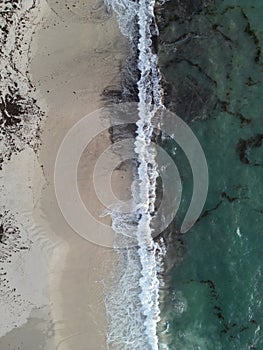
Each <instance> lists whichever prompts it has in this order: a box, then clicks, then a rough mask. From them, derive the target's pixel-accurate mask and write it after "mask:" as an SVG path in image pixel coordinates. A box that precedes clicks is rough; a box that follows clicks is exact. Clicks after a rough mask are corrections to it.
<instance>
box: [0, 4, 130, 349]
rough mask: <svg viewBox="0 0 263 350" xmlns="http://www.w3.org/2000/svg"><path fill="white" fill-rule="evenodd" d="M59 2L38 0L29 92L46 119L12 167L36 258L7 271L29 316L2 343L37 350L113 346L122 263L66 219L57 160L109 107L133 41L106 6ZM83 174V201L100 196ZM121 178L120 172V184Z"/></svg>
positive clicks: (97, 147)
mask: <svg viewBox="0 0 263 350" xmlns="http://www.w3.org/2000/svg"><path fill="white" fill-rule="evenodd" d="M56 3H57V2H55V1H53V2H52V1H48V2H47V3H44V2H43V3H41V5H39V6H41V9H40V10H39V12H38V19H37V20H35V27H34V32H33V34H32V40H31V43H30V47H29V56H28V59H29V67H28V70H29V76H30V81H31V83H32V85H33V87H34V88H35V89H33V91H32V92H31V93H32V94H33V96H34V98H35V99H36V104H37V105H38V106H39V107H40V109H41V111H43V113H44V115H45V116H44V118H43V121H42V123H41V132H40V147H39V151H38V152H37V153H35V152H33V150H32V149H31V148H29V147H28V148H25V150H24V151H23V152H21V153H19V154H18V155H16V156H15V157H13V158H12V161H10V162H9V163H8V164H7V165H6V166H5V167H4V175H3V179H4V180H5V179H8V178H9V181H8V184H9V185H8V186H6V187H5V193H6V196H9V198H11V199H10V203H9V204H10V205H9V207H12V210H13V211H16V212H17V213H19V215H17V218H16V219H17V220H18V221H20V222H22V221H23V224H24V225H25V223H26V225H27V226H26V227H25V226H24V229H25V233H24V236H25V237H27V239H28V240H30V241H31V242H33V243H32V244H31V247H30V249H29V252H30V253H28V256H26V255H25V254H24V255H23V254H22V253H23V252H22V251H21V253H20V254H19V255H17V256H18V258H17V259H18V260H19V259H20V260H19V261H18V262H16V261H15V259H14V258H12V259H11V260H12V263H11V264H10V265H9V267H8V268H9V270H8V273H9V275H10V276H11V277H12V276H13V281H12V283H11V284H12V286H15V287H16V288H17V289H18V291H19V288H20V289H21V291H22V292H21V294H22V298H24V299H25V296H27V299H28V302H27V303H25V302H21V305H22V308H24V309H27V312H25V315H24V318H23V319H18V320H17V322H16V323H17V324H15V322H14V321H13V320H12V319H10V320H8V315H7V317H6V320H5V322H6V323H8V322H9V327H6V325H5V327H6V328H5V329H4V326H3V329H4V330H3V332H2V334H1V335H2V338H1V339H0V345H1V348H3V349H7V348H8V347H7V346H10V345H11V346H13V347H15V346H20V349H21V350H31V349H35V348H37V346H39V344H40V346H41V348H42V349H45V350H53V349H57V350H70V349H75V348H77V349H78V350H84V349H85V350H86V349H89V350H97V349H106V348H107V345H106V327H107V323H106V313H105V306H104V297H105V296H104V290H105V289H104V281H105V277H106V276H108V275H109V272H110V271H111V267H112V266H113V264H114V258H115V256H114V252H113V250H112V249H107V248H103V247H101V246H98V245H96V244H93V243H91V242H89V241H88V240H85V239H83V238H82V237H80V236H79V235H78V234H76V232H74V231H73V230H72V229H71V227H70V226H69V225H68V224H67V222H66V220H65V218H64V217H63V215H62V213H61V211H60V209H59V207H58V204H57V201H56V197H55V189H54V163H55V159H56V155H57V151H58V148H59V146H60V143H61V142H62V140H63V138H64V136H65V135H66V133H67V132H68V131H69V129H70V128H71V127H72V126H73V125H74V124H75V123H76V122H77V121H78V120H80V119H81V118H83V117H84V116H85V115H87V114H89V113H91V112H93V111H95V110H97V109H99V108H101V107H102V106H103V104H104V101H103V96H102V92H103V90H104V89H105V88H108V87H110V88H113V89H119V88H120V69H121V67H122V65H123V63H124V61H125V58H126V56H127V43H126V42H125V39H124V38H123V37H122V36H121V34H120V32H119V29H118V25H117V21H116V18H115V17H114V16H112V15H111V14H109V13H108V12H107V11H106V7H105V6H104V4H103V3H98V2H96V1H94V2H93V1H91V2H89V4H87V7H86V8H85V11H86V12H84V11H83V8H81V6H80V5H79V7H78V6H76V7H75V9H74V8H73V9H74V12H72V8H68V9H67V8H65V6H64V5H58V4H56ZM69 3H70V2H69ZM74 3H77V2H76V1H75V2H74ZM69 7H70V5H69ZM82 7H83V5H82ZM110 144H111V141H110V138H109V135H107V137H103V138H100V140H98V141H97V142H95V143H93V144H92V145H91V146H90V147H91V148H90V147H89V152H90V153H91V154H92V156H91V157H90V160H91V161H92V159H93V161H96V159H97V157H98V155H99V154H100V152H101V150H102V149H105V148H106V147H108V146H110ZM82 163H83V162H82ZM84 166H85V164H83V167H84ZM80 167H81V166H80ZM17 168H18V169H20V171H19V172H16V170H15V169H17ZM79 171H80V178H79V182H80V183H79V187H80V189H82V190H83V193H82V195H83V197H85V196H89V195H92V192H90V188H92V183H91V182H92V176H90V177H87V178H84V179H83V178H82V177H81V168H80V170H79ZM11 174H12V176H11ZM10 176H11V177H10ZM121 176H122V174H121V171H119V175H118V172H117V175H116V174H115V177H114V181H116V182H118V179H119V178H120V177H121ZM14 186H16V187H17V188H14ZM21 188H23V191H22V192H21ZM85 191H86V192H85ZM16 196H18V198H19V201H15V199H14V198H15V197H16ZM12 198H13V199H12ZM93 205H94V208H93V209H94V211H96V212H97V213H98V214H99V213H100V211H101V207H100V204H99V203H98V201H96V200H95V199H94V204H93ZM21 213H22V214H23V213H24V216H23V215H22V214H21ZM22 219H23V220H22ZM21 259H23V261H24V265H23V264H22V265H21ZM19 263H20V270H21V271H20V272H22V273H24V272H23V271H26V273H24V281H26V282H24V281H20V284H19V279H21V274H18V273H17V270H16V269H17V268H18V265H19ZM25 266H26V267H25ZM23 269H24V270H23ZM15 271H16V273H15ZM19 276H20V277H19ZM27 284H28V287H26V286H27ZM32 286H35V287H34V288H32ZM30 302H31V303H30ZM2 306H3V305H2ZM12 307H13V309H12ZM3 308H4V306H3ZM9 308H10V310H9V311H8V312H7V314H8V313H10V315H11V314H12V313H13V315H14V318H15V316H16V312H18V313H19V312H20V311H19V310H16V308H17V306H16V305H15V304H14V305H12V304H11V305H10V303H9ZM11 309H12V310H11ZM14 328H15V329H14ZM28 334H30V340H29V337H28ZM31 334H32V335H31Z"/></svg>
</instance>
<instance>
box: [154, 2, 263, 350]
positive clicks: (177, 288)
mask: <svg viewBox="0 0 263 350" xmlns="http://www.w3.org/2000/svg"><path fill="white" fill-rule="evenodd" d="M202 3H205V4H206V5H207V6H202ZM262 18H263V2H261V1H260V0H257V1H244V0H242V1H230V0H228V1H219V0H216V1H215V2H212V1H206V2H202V1H192V2H191V4H188V2H187V1H184V4H179V1H170V2H167V3H166V4H165V5H164V8H163V10H162V20H160V18H159V21H160V24H159V26H160V42H161V44H160V66H161V71H162V74H163V76H164V81H165V86H166V91H167V97H166V105H167V106H168V108H170V109H171V110H173V111H175V112H176V113H177V114H178V115H179V116H180V117H181V118H183V119H184V120H185V121H187V122H188V124H189V125H190V127H191V128H192V130H193V131H194V132H195V134H196V136H197V137H198V139H199V141H200V143H201V145H202V147H203V149H204V152H205V154H206V158H207V163H208V167H209V181H210V184H209V192H208V198H207V202H206V205H205V208H204V210H203V214H202V217H201V218H200V220H199V221H198V222H197V223H196V224H195V226H194V227H193V228H192V229H191V230H190V231H189V232H187V233H186V234H185V235H181V234H180V233H179V232H178V231H177V228H179V227H180V226H179V224H180V222H181V221H182V218H183V216H184V215H185V212H186V209H187V206H188V205H189V198H190V197H189V196H190V195H191V190H192V178H191V173H190V172H189V170H190V169H189V164H188V163H187V162H186V160H185V159H184V156H183V153H182V152H180V151H178V152H177V154H176V156H175V161H176V164H177V166H178V168H179V170H180V171H181V177H182V180H183V186H184V193H183V203H182V205H181V208H180V212H179V214H178V215H177V217H176V219H175V221H174V223H173V226H172V227H171V228H170V230H169V232H167V234H166V241H167V247H168V253H167V263H166V273H165V276H164V279H165V281H166V284H165V287H164V288H163V290H162V301H163V303H162V314H161V316H162V321H161V322H160V325H159V337H160V340H161V342H162V343H164V344H167V345H168V346H169V349H179V350H190V349H201V350H206V349H207V350H210V349H211V350H212V349H213V350H219V349H222V350H232V349H238V350H245V349H258V350H261V349H263V333H262V327H263V317H262V316H263V315H262V306H263V297H262V292H263V279H262V272H263V271H262V270H263V263H262V257H263V203H262V182H263V124H262V117H263V107H262V106H263V105H262V95H263V87H262V78H263V76H262V68H263V65H262V55H263V53H261V45H262V41H263V21H262ZM175 49H176V50H175ZM165 146H166V148H167V149H170V150H171V149H172V148H174V147H175V145H173V144H172V143H171V142H168V141H167V142H166V144H165Z"/></svg>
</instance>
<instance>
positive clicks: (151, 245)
mask: <svg viewBox="0 0 263 350" xmlns="http://www.w3.org/2000/svg"><path fill="white" fill-rule="evenodd" d="M105 1H106V4H107V5H111V7H112V8H113V10H114V11H115V12H116V13H117V16H118V19H119V25H120V29H121V31H122V33H123V34H124V35H126V36H127V37H128V38H129V39H130V40H133V39H135V38H133V34H134V28H136V26H137V32H139V41H138V52H139V56H138V69H139V71H140V73H141V74H140V80H139V81H138V84H137V85H138V95H139V96H138V97H139V103H138V122H137V136H136V140H135V153H136V154H137V159H138V162H139V167H138V173H137V177H136V179H135V180H134V184H133V189H132V193H133V200H134V210H135V213H136V215H137V218H138V222H137V225H136V226H133V227H131V226H129V223H128V226H127V218H126V217H125V216H123V214H122V215H121V216H118V215H116V212H115V214H114V213H113V215H112V221H113V228H114V229H115V231H116V232H118V233H124V235H125V234H126V235H127V232H130V230H134V231H135V232H134V235H135V237H136V238H137V244H138V246H137V247H133V248H128V249H122V250H119V265H118V267H117V270H116V271H115V274H116V275H115V282H116V283H115V284H114V285H113V287H112V289H111V290H110V292H109V293H108V295H107V298H106V309H107V314H108V318H109V332H108V346H109V349H123V350H126V349H127V350H128V349H129V350H131V349H149V350H157V349H158V337H157V323H158V321H159V318H160V317H159V314H160V308H159V289H160V284H161V283H162V281H161V279H160V272H161V269H162V261H163V256H164V255H165V247H164V243H163V242H162V243H161V244H159V243H157V242H154V240H153V239H152V228H151V220H152V216H153V214H154V209H155V201H156V180H157V177H158V169H157V164H156V161H155V150H154V148H153V147H152V145H151V139H152V136H153V125H152V119H153V117H154V116H155V115H156V113H160V111H162V110H163V109H164V106H163V104H162V89H161V86H160V73H159V69H158V55H157V54H156V53H154V52H153V49H152V46H153V45H152V44H153V43H152V35H155V36H156V35H158V28H157V25H156V22H155V15H154V5H155V0H140V1H139V2H134V1H131V0H105ZM128 221H129V220H128ZM118 239H122V240H125V239H127V243H128V238H125V236H123V237H122V238H118Z"/></svg>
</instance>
